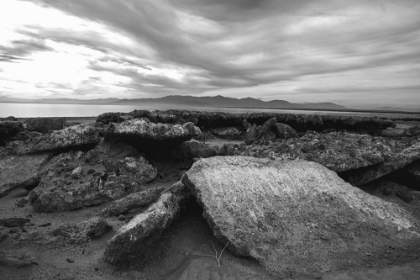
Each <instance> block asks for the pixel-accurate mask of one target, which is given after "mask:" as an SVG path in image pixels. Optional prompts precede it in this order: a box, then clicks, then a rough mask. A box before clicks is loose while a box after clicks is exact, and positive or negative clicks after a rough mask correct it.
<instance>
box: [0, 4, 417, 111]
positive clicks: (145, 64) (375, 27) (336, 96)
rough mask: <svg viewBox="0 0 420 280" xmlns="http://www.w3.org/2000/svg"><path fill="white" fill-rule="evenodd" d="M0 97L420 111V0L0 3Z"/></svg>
mask: <svg viewBox="0 0 420 280" xmlns="http://www.w3.org/2000/svg"><path fill="white" fill-rule="evenodd" d="M0 34H1V35H0V96H8V97H17V98H63V97H64V98H77V99H97V98H150V97H152V98H158V97H163V96H167V95H193V96H216V95H223V96H226V97H233V98H245V97H253V98H258V99H261V100H264V101H268V100H274V99H277V100H287V101H289V102H297V103H304V102H335V103H338V104H341V105H344V106H348V107H353V108H362V107H380V106H395V107H410V106H416V105H417V107H420V1H419V0H352V1H348V0H299V1H297V0H260V1H258V0H229V1H227V0H141V1H138V0H71V1H69V0H32V1H29V0H22V1H21V0H1V1H0Z"/></svg>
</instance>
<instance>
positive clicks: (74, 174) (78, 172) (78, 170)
mask: <svg viewBox="0 0 420 280" xmlns="http://www.w3.org/2000/svg"><path fill="white" fill-rule="evenodd" d="M82 172H83V167H82V166H78V167H76V168H75V169H73V171H72V172H71V175H70V176H71V177H72V178H73V179H79V178H80V177H81V176H82Z"/></svg>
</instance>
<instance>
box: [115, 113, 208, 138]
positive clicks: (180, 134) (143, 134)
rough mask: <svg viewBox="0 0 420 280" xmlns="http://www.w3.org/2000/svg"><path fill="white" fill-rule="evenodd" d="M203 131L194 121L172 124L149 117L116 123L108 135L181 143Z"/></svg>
mask: <svg viewBox="0 0 420 280" xmlns="http://www.w3.org/2000/svg"><path fill="white" fill-rule="evenodd" d="M200 133H201V131H200V129H199V128H198V127H196V126H194V124H193V123H185V124H183V125H179V124H176V125H172V124H163V123H157V124H156V123H152V122H150V121H149V120H147V119H134V120H129V121H125V122H123V123H120V124H116V125H115V126H113V127H112V128H111V129H109V130H108V131H107V135H108V136H111V137H116V138H131V139H138V140H145V141H152V142H154V143H158V142H162V143H168V142H171V143H177V142H179V143H181V142H183V141H186V140H190V139H191V138H193V137H195V136H198V135H200Z"/></svg>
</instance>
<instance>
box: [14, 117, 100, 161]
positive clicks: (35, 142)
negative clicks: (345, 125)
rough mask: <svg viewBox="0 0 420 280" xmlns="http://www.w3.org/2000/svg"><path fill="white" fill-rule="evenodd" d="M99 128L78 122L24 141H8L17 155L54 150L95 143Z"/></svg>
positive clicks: (97, 140)
mask: <svg viewBox="0 0 420 280" xmlns="http://www.w3.org/2000/svg"><path fill="white" fill-rule="evenodd" d="M101 132H102V130H101V129H99V128H96V127H95V126H93V125H90V124H80V125H75V126H71V127H67V128H65V129H62V130H57V131H54V132H52V133H50V134H44V135H42V136H40V137H36V138H32V139H29V140H26V141H23V142H21V141H16V142H12V143H9V148H11V149H13V151H14V152H15V153H16V154H18V155H23V154H31V153H39V152H46V151H55V150H62V149H70V148H78V147H83V146H89V145H96V144H97V143H98V142H99V140H100V139H101V137H100V133H101Z"/></svg>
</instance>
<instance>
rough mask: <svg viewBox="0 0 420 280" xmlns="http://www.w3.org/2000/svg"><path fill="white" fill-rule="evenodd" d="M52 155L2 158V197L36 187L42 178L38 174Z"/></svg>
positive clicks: (0, 177)
mask: <svg viewBox="0 0 420 280" xmlns="http://www.w3.org/2000/svg"><path fill="white" fill-rule="evenodd" d="M50 158H51V154H37V155H24V156H12V155H10V156H6V157H3V158H1V157H0V197H3V196H5V195H7V194H8V193H9V192H10V191H12V190H13V189H17V188H31V187H34V186H36V185H37V184H38V183H39V182H40V180H41V178H40V176H39V174H38V172H39V171H40V169H41V168H42V166H43V165H45V164H46V163H47V162H48V160H49V159H50Z"/></svg>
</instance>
